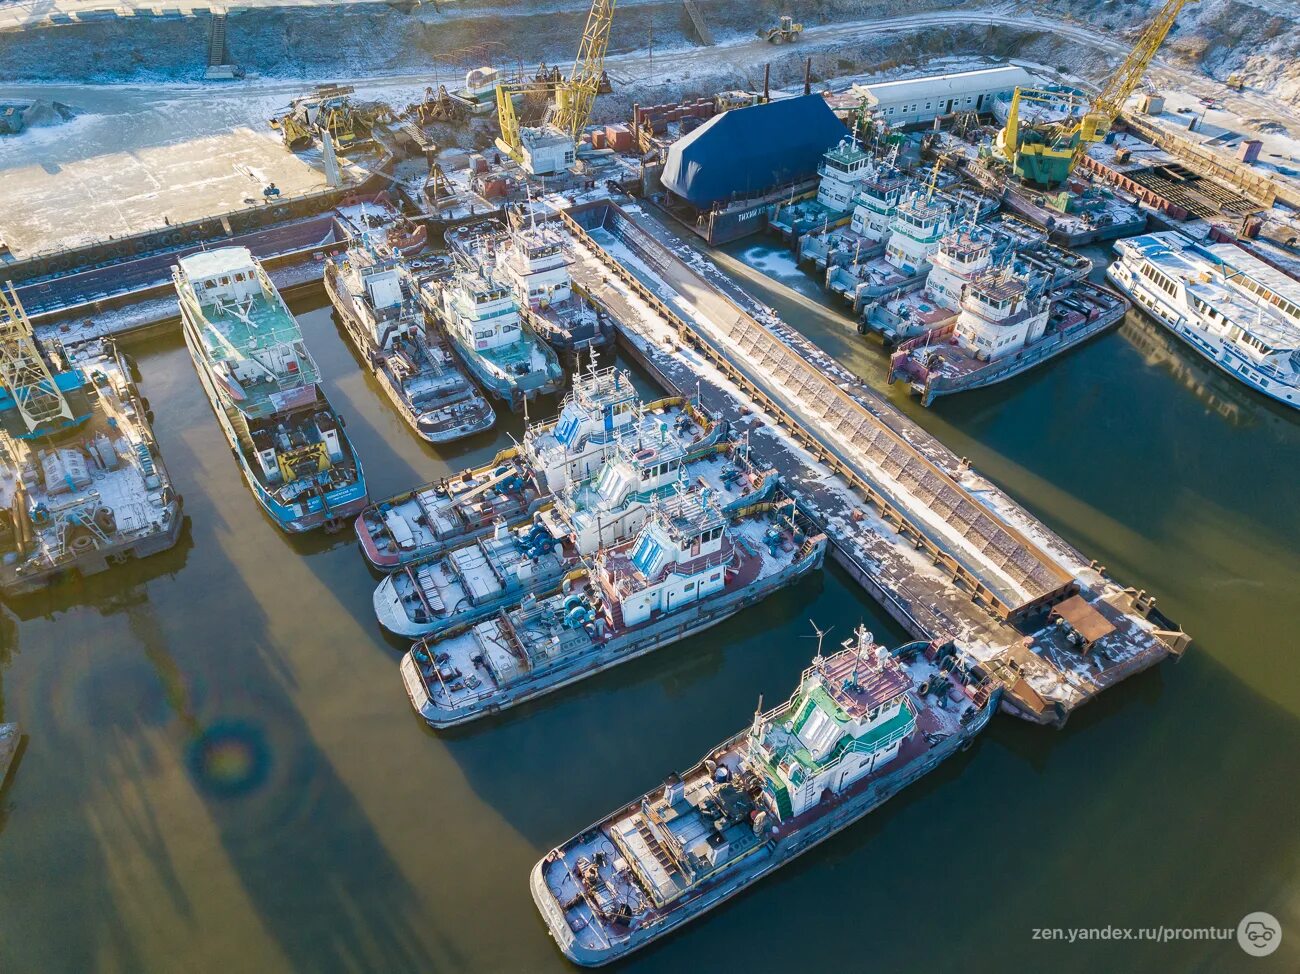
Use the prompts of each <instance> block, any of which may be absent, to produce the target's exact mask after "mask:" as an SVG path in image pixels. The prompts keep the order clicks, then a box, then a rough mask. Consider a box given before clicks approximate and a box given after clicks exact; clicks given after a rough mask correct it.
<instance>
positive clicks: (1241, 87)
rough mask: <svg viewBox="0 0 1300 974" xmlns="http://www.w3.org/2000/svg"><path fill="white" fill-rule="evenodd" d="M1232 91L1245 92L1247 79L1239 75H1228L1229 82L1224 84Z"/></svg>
mask: <svg viewBox="0 0 1300 974" xmlns="http://www.w3.org/2000/svg"><path fill="white" fill-rule="evenodd" d="M1224 83H1225V84H1226V85H1227V86H1228V90H1230V91H1245V90H1246V79H1245V78H1243V77H1242V76H1241V75H1239V74H1230V75H1228V80H1227V81H1226V82H1224Z"/></svg>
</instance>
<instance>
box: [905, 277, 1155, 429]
mask: <svg viewBox="0 0 1300 974" xmlns="http://www.w3.org/2000/svg"><path fill="white" fill-rule="evenodd" d="M1048 280H1049V279H1048V278H1046V277H1045V276H1043V275H1042V274H1041V273H1040V272H1038V271H1037V270H1030V269H1028V268H1026V267H1023V266H1017V265H1016V264H1015V263H1014V262H1013V263H1011V264H1009V265H1007V266H1006V267H1003V268H999V269H991V270H986V271H983V272H982V273H980V274H978V275H976V276H975V277H974V278H973V279H972V280H971V281H969V282H968V283H967V284H966V285H965V286H964V288H963V290H962V297H961V311H960V312H959V313H958V315H957V317H956V320H955V321H954V322H952V323H951V324H949V325H947V326H946V327H943V328H938V329H935V330H933V331H931V332H928V333H926V334H925V335H923V336H921V337H919V338H913V339H912V340H910V341H907V342H904V343H903V344H902V345H900V346H899V347H898V350H897V351H895V352H894V353H893V355H892V356H891V358H890V363H889V381H890V382H893V381H894V380H895V379H896V378H904V379H906V380H907V381H908V383H909V385H910V387H911V389H912V391H913V392H915V393H916V394H917V395H918V396H920V397H921V402H922V404H923V405H926V406H928V405H930V404H931V403H932V402H934V400H935V399H936V398H938V397H939V396H943V395H950V394H952V393H955V392H965V391H968V390H971V389H981V388H983V387H985V386H990V385H993V384H994V383H997V382H1004V381H1006V380H1007V379H1010V378H1012V377H1014V376H1017V375H1020V374H1022V373H1024V372H1027V371H1028V370H1029V369H1032V368H1034V367H1036V366H1039V365H1042V364H1043V363H1044V362H1047V361H1050V360H1051V359H1053V358H1056V357H1057V356H1058V355H1061V354H1062V353H1064V352H1067V351H1069V350H1070V349H1072V348H1075V347H1076V346H1078V345H1080V344H1082V343H1083V342H1085V341H1087V340H1088V339H1089V338H1092V337H1093V336H1095V335H1099V334H1101V333H1102V332H1103V331H1105V330H1106V329H1107V328H1111V327H1113V326H1115V325H1117V324H1119V322H1120V321H1121V320H1123V318H1124V315H1125V314H1127V312H1128V309H1129V303H1128V302H1127V301H1126V300H1124V298H1122V297H1120V296H1119V295H1118V294H1116V293H1115V292H1114V291H1111V290H1109V289H1108V288H1104V287H1100V286H1099V285H1096V284H1092V283H1090V282H1088V281H1072V282H1070V283H1068V284H1066V285H1064V286H1063V287H1058V288H1055V289H1052V288H1050V287H1049V286H1048Z"/></svg>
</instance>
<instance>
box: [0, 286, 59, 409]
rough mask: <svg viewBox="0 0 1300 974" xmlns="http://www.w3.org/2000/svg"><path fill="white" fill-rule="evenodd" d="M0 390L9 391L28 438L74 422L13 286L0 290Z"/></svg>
mask: <svg viewBox="0 0 1300 974" xmlns="http://www.w3.org/2000/svg"><path fill="white" fill-rule="evenodd" d="M0 390H8V392H9V395H10V396H12V397H13V401H14V406H15V407H16V408H17V410H18V415H19V416H20V417H21V418H22V421H23V425H24V426H25V427H26V428H27V434H28V435H39V434H40V433H41V432H43V431H44V430H45V429H46V428H47V427H48V425H49V424H51V423H54V422H56V421H58V420H63V421H64V422H65V423H66V422H71V421H72V420H73V415H72V408H71V406H70V405H69V404H68V400H67V397H66V396H64V394H63V390H62V389H60V388H59V384H58V382H57V381H55V378H54V376H53V375H52V374H51V373H50V368H49V366H48V365H46V364H45V359H44V358H43V357H42V355H41V352H40V348H39V347H38V346H37V344H36V336H35V334H34V333H33V332H32V323H31V321H30V320H29V319H28V318H27V313H26V312H25V311H24V310H23V305H22V302H21V301H19V300H18V292H17V291H15V290H14V286H13V284H12V283H11V284H10V285H9V293H8V294H7V295H6V294H5V291H4V288H0Z"/></svg>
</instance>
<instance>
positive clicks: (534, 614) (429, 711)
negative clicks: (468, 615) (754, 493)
mask: <svg viewBox="0 0 1300 974" xmlns="http://www.w3.org/2000/svg"><path fill="white" fill-rule="evenodd" d="M825 550H826V537H825V535H822V534H812V533H811V532H810V527H809V525H808V524H807V523H806V522H805V521H804V519H803V517H802V515H800V514H799V513H798V512H797V510H796V509H795V505H794V502H793V501H791V500H786V499H781V500H777V501H770V502H761V503H758V504H755V505H753V507H751V508H749V509H747V510H744V511H741V512H739V513H738V514H737V515H735V516H732V517H728V516H727V515H726V514H724V513H723V512H722V510H721V508H720V507H719V505H718V504H717V503H716V501H715V500H713V499H712V498H711V497H710V496H709V495H708V494H707V493H706V492H704V491H702V490H688V491H682V492H680V493H677V494H675V495H674V496H671V497H669V498H666V499H664V500H662V501H660V503H659V504H658V505H656V507H655V509H654V513H653V516H652V518H651V520H650V521H649V522H648V523H647V524H646V525H645V526H644V527H643V528H642V529H641V531H640V532H639V533H638V534H637V536H636V537H635V538H634V539H632V540H631V541H628V542H626V543H624V544H621V545H616V546H614V547H612V548H608V549H604V550H602V551H601V552H600V554H599V556H598V557H597V558H596V559H595V564H594V565H593V566H591V567H584V568H580V569H578V570H576V571H574V572H573V573H571V574H570V575H568V576H566V578H565V579H564V582H563V583H562V585H561V586H560V587H559V588H558V589H557V590H554V591H552V592H551V593H549V594H547V595H545V596H544V597H539V596H537V595H529V596H528V597H527V598H525V599H524V600H523V601H522V602H520V603H519V604H517V605H515V606H514V607H513V608H510V609H506V610H503V611H501V612H498V613H497V614H496V615H494V616H493V617H491V618H488V619H483V620H482V621H479V622H476V623H472V624H468V625H463V626H459V627H456V628H454V629H450V630H448V631H447V632H445V633H442V634H440V635H439V636H437V637H435V638H431V639H426V640H421V641H420V642H418V643H416V644H415V645H414V646H413V647H412V648H411V650H410V652H408V653H407V654H406V656H405V657H403V659H402V663H401V674H402V682H403V684H404V685H405V687H406V692H407V696H408V697H409V698H410V701H411V705H412V706H413V707H414V708H415V710H416V712H417V713H419V714H420V715H421V716H422V717H423V718H424V719H425V720H426V721H427V722H428V723H429V724H430V725H431V726H433V727H437V728H442V727H451V726H453V725H456V724H462V723H465V722H467V721H471V720H475V719H478V718H480V717H485V716H488V715H489V714H494V713H497V712H499V711H502V710H505V709H507V708H509V707H513V706H515V705H516V704H520V703H523V702H524V701H527V700H532V699H534V698H536V697H540V696H542V695H543V694H546V693H550V692H551V691H553V690H557V689H559V688H560V687H563V686H567V685H569V684H571V683H575V682H577V681H579V680H583V679H586V678H587V677H589V676H593V675H595V674H596V673H599V672H602V671H603V670H607V669H609V668H611V667H613V666H617V665H618V664H620V663H624V662H626V661H628V660H631V659H636V658H637V657H639V656H644V655H645V654H647V653H651V652H654V651H655V650H657V649H661V648H663V647H664V646H667V645H669V644H670V643H675V642H677V641H678V640H681V639H685V638H686V637H687V636H691V635H694V634H695V633H697V632H702V631H703V630H705V629H708V628H710V627H712V626H715V625H717V624H718V623H720V622H722V621H723V620H725V619H728V618H730V617H731V616H733V615H735V614H736V613H737V612H739V611H740V610H741V609H743V608H745V607H746V606H749V605H752V604H754V603H756V602H758V601H760V600H761V599H763V598H765V597H766V596H768V595H770V594H772V593H773V592H775V591H777V590H779V589H781V588H783V587H785V586H787V585H789V584H791V583H793V582H795V581H796V580H798V579H799V578H801V577H803V576H804V575H806V574H808V573H809V572H811V571H813V570H814V569H816V568H819V567H820V566H821V563H822V558H823V556H824V554H825Z"/></svg>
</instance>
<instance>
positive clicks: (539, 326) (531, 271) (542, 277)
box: [495, 220, 614, 362]
mask: <svg viewBox="0 0 1300 974" xmlns="http://www.w3.org/2000/svg"><path fill="white" fill-rule="evenodd" d="M495 259H496V272H495V276H496V277H497V279H498V280H499V281H501V282H502V283H505V284H508V285H509V286H510V287H511V288H513V289H514V292H515V297H516V298H518V300H519V304H520V309H521V311H522V312H523V315H524V318H525V319H526V320H527V322H528V324H529V325H530V326H531V327H532V329H533V331H534V332H536V333H537V334H538V335H540V336H541V337H542V338H544V339H545V340H546V341H547V343H548V344H549V345H550V346H551V347H552V348H553V349H555V350H556V351H557V352H559V353H560V355H562V356H564V357H565V358H566V359H567V360H568V361H570V362H573V361H575V360H576V358H577V356H578V354H579V353H580V352H582V351H583V350H584V349H595V348H606V347H608V346H609V345H611V344H613V341H614V325H613V322H611V321H609V320H608V318H607V317H606V315H605V312H604V311H602V310H601V309H599V308H597V307H596V306H594V305H593V304H592V303H591V302H590V301H588V300H586V299H585V298H583V297H581V296H580V295H578V294H577V293H576V292H575V291H574V289H573V282H572V280H571V279H570V277H569V256H568V254H567V253H566V250H565V241H564V235H563V234H561V233H560V231H559V229H558V228H557V227H555V226H553V225H551V224H549V223H537V222H535V221H532V220H529V221H528V222H521V223H520V225H519V226H517V227H516V228H515V229H514V230H512V231H511V232H510V234H509V237H508V238H507V239H506V241H505V242H504V245H502V246H499V247H497V248H496V254H495Z"/></svg>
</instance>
